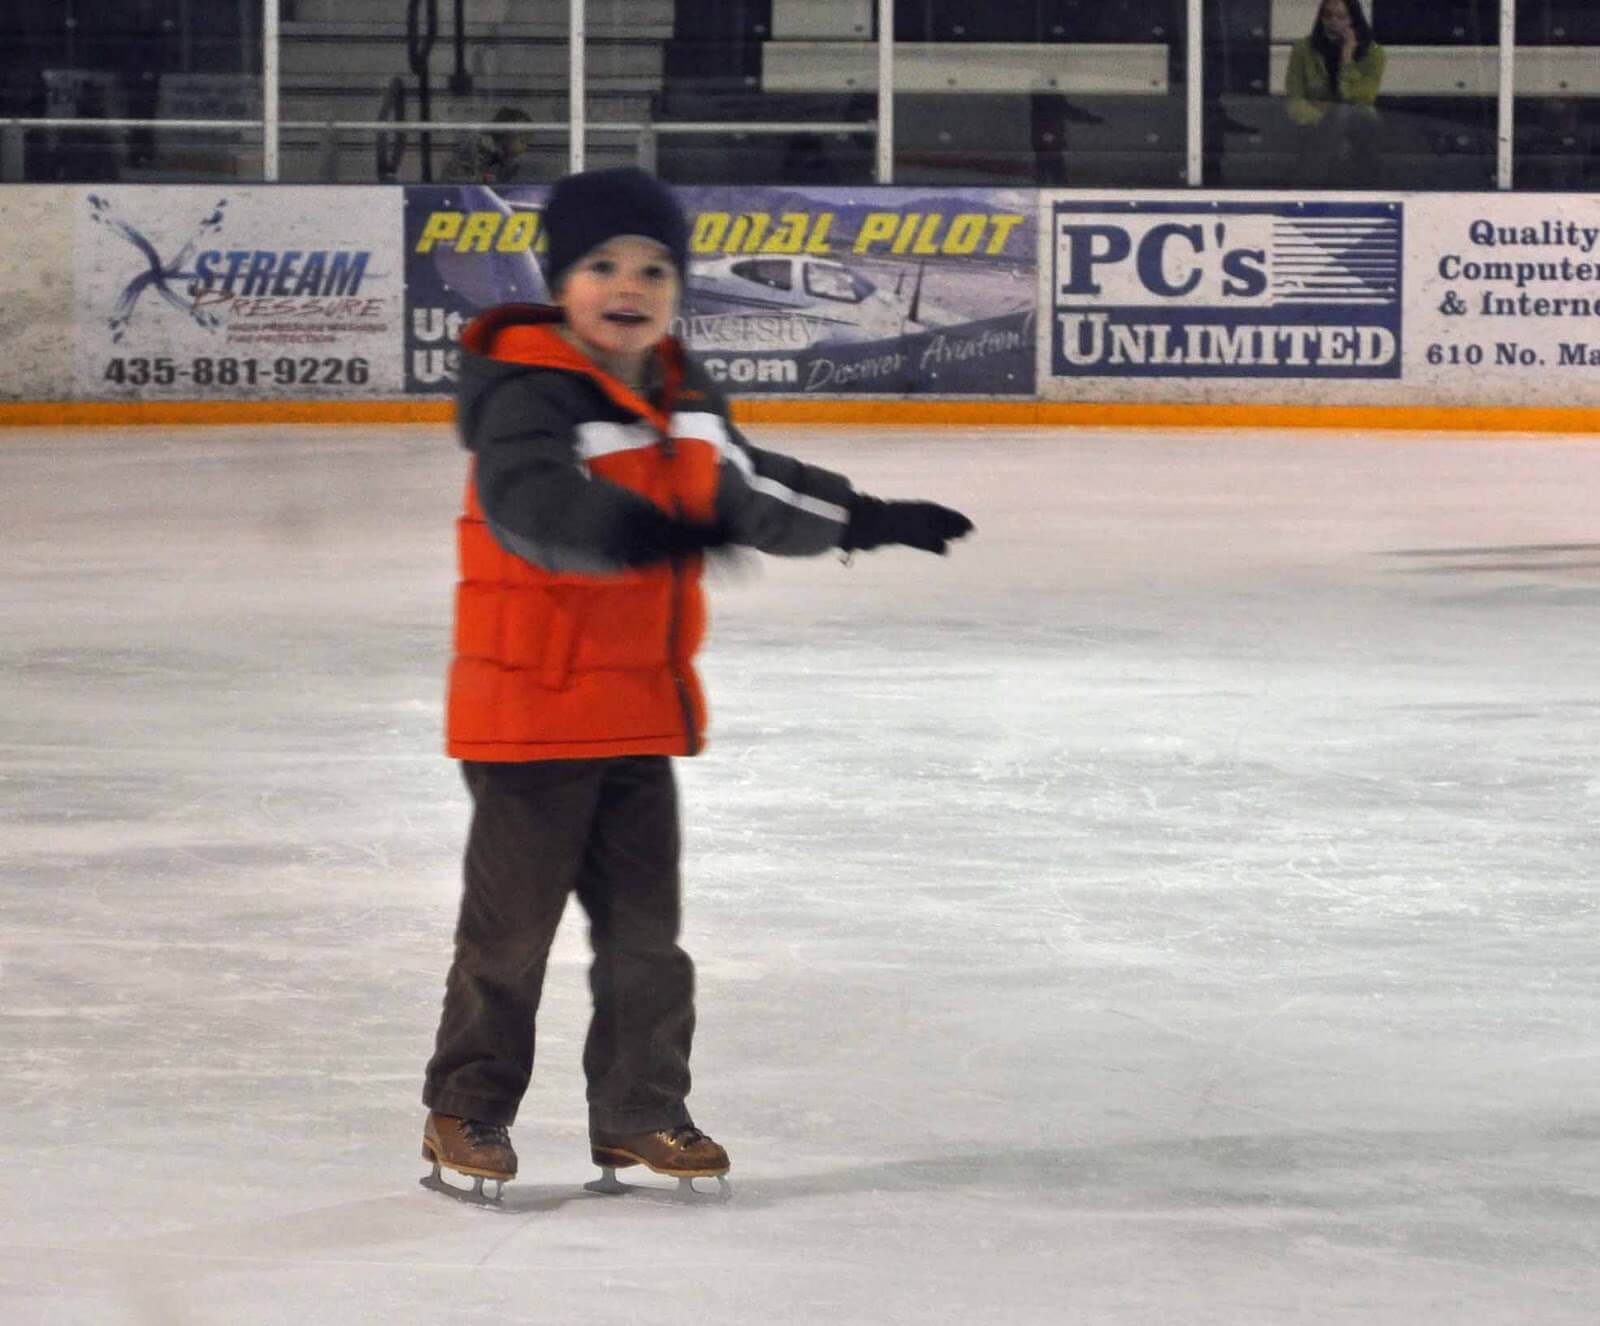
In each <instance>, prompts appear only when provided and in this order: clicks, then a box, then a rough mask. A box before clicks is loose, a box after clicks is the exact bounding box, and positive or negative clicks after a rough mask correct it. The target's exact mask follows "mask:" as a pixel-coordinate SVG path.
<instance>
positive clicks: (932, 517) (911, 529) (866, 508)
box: [839, 494, 972, 557]
mask: <svg viewBox="0 0 1600 1326" xmlns="http://www.w3.org/2000/svg"><path fill="white" fill-rule="evenodd" d="M971 532H972V522H971V521H970V520H968V519H967V518H966V517H965V516H964V515H962V514H961V513H960V512H959V511H952V510H951V509H950V508H949V507H947V506H940V505H939V504H938V503H937V502H885V501H883V500H881V499H880V498H876V497H867V496H866V495H865V494H857V495H856V496H855V497H854V498H852V499H851V501H850V523H849V524H848V525H846V526H845V531H844V538H843V539H841V540H840V541H839V546H840V547H841V548H843V549H844V550H845V551H846V552H854V551H855V550H856V549H858V548H861V549H867V548H881V547H882V546H883V545H884V544H886V543H899V544H903V545H904V546H905V547H907V548H920V549H922V551H923V552H931V553H938V554H939V556H941V557H943V556H944V555H945V552H946V551H947V545H948V544H949V543H950V541H951V540H952V539H959V538H961V537H962V536H963V535H965V534H970V533H971Z"/></svg>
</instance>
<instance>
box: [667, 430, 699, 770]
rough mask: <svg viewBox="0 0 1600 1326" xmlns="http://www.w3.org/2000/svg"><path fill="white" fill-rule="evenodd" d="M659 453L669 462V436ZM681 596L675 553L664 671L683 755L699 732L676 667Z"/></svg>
mask: <svg viewBox="0 0 1600 1326" xmlns="http://www.w3.org/2000/svg"><path fill="white" fill-rule="evenodd" d="M660 445H661V454H662V455H663V456H665V457H666V458H667V460H668V461H669V462H670V461H671V460H672V458H673V454H674V452H675V450H676V448H674V446H673V445H672V435H671V434H670V433H663V434H662V435H661V443H660ZM672 514H673V515H674V516H676V517H677V518H678V519H679V520H682V519H683V506H682V504H681V503H680V502H679V501H678V499H677V497H676V495H674V497H673V499H672ZM682 598H683V557H682V555H681V554H679V555H675V556H674V557H673V559H672V611H671V612H670V613H669V614H668V616H667V670H668V671H669V672H671V673H672V685H673V688H674V689H675V690H676V691H677V692H678V706H679V708H680V709H682V711H683V731H684V735H685V737H686V738H687V739H688V748H687V750H686V752H685V753H686V754H688V755H698V754H699V753H700V733H699V730H698V729H697V728H696V727H695V721H694V704H693V702H692V701H691V700H690V698H689V682H688V680H687V679H686V678H685V677H684V675H683V673H682V672H680V671H679V670H678V634H679V626H680V622H679V615H680V614H679V605H680V604H681V602H682Z"/></svg>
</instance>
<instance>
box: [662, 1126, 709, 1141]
mask: <svg viewBox="0 0 1600 1326" xmlns="http://www.w3.org/2000/svg"><path fill="white" fill-rule="evenodd" d="M667 1135H668V1136H669V1137H671V1138H672V1140H673V1141H674V1142H676V1143H677V1144H678V1145H679V1146H693V1145H694V1144H695V1143H696V1142H704V1141H707V1140H709V1139H708V1138H707V1137H706V1135H705V1134H704V1133H702V1132H701V1131H700V1130H699V1129H698V1128H696V1127H695V1126H694V1125H693V1124H692V1123H680V1124H679V1125H678V1126H677V1127H676V1128H669V1129H667Z"/></svg>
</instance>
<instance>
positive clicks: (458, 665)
mask: <svg viewBox="0 0 1600 1326" xmlns="http://www.w3.org/2000/svg"><path fill="white" fill-rule="evenodd" d="M559 319H560V315H559V313H558V312H557V311H555V310H552V309H545V308H540V307H536V306H528V305H507V306H503V307H501V308H497V309H492V310H490V311H489V312H488V313H486V314H484V315H483V316H482V317H480V318H478V319H476V320H475V321H474V322H473V323H472V324H470V325H469V326H468V328H467V329H466V331H465V333H464V334H463V336H462V355H461V370H460V378H459V386H458V392H457V405H458V409H457V423H458V427H459V428H460V431H461V436H462V440H463V443H464V444H465V445H466V446H467V448H468V449H469V450H470V451H471V452H472V453H473V463H472V467H471V472H470V474H469V477H468V482H467V491H466V498H465V502H464V509H463V512H462V515H461V519H460V520H459V522H458V550H459V555H460V583H459V585H458V587H457V591H456V629H455V658H454V660H453V662H452V664H451V668H450V684H449V702H448V705H447V727H448V732H447V745H448V750H449V753H450V755H451V756H452V757H454V758H457V759H464V760H482V761H524V760H544V759H586V758H601V757H606V756H616V755H691V754H694V753H695V752H696V751H697V750H698V749H699V748H700V745H701V741H702V737H703V733H704V731H705V722H706V709H705V698H704V695H703V692H702V690H701V686H700V680H699V677H698V675H697V674H696V672H695V668H694V656H695V651H696V650H697V649H698V647H699V645H700V641H701V638H702V636H703V635H704V632H705V620H706V615H705V604H704V599H703V596H702V592H701V588H700V572H701V565H700V559H699V558H698V557H685V558H679V559H674V560H672V561H666V562H658V563H656V564H654V565H649V566H629V565H628V564H627V562H626V560H625V553H624V551H623V550H624V548H625V547H626V546H627V544H626V541H625V539H624V536H623V531H624V530H625V529H626V525H627V521H628V518H629V514H630V512H637V511H638V509H639V505H640V504H641V503H644V502H649V503H653V504H654V505H655V506H657V507H660V508H662V509H663V510H666V511H669V512H672V513H674V514H676V515H680V516H683V517H685V518H689V519H694V520H699V521H712V520H716V521H718V522H720V523H721V524H722V525H723V526H724V528H726V529H727V530H728V531H730V532H731V534H732V537H733V540H734V541H735V542H738V543H742V544H747V545H749V546H752V547H756V548H760V549H762V550H764V551H767V552H775V553H787V554H810V553H818V552H823V551H825V550H827V549H828V548H832V547H836V546H838V543H839V540H840V537H841V535H842V534H843V532H844V528H845V525H846V522H847V520H848V508H849V503H850V500H851V498H852V496H853V493H852V490H851V488H850V484H849V482H848V481H847V480H845V479H844V478H843V477H842V476H840V475H837V474H832V473H830V472H829V471H826V470H822V469H818V468H816V467H814V466H809V465H803V464H801V463H800V462H799V461H795V460H793V459H791V458H789V457H786V456H780V455H777V454H776V453H773V452H766V451H761V450H759V449H757V448H755V447H753V446H751V445H750V444H749V443H748V442H747V441H745V439H744V438H743V437H741V436H740V435H739V433H738V430H737V429H735V428H734V427H733V425H732V424H731V423H730V422H729V421H728V418H727V409H726V405H725V403H724V402H723V401H722V399H721V398H720V396H719V395H718V393H717V392H716V390H715V388H714V387H713V386H712V384H711V383H710V381H709V380H708V379H707V378H706V376H705V374H704V372H703V371H702V370H701V369H700V368H699V366H698V365H697V364H695V363H694V361H693V360H692V359H690V358H689V357H688V356H686V355H685V354H684V353H683V352H682V350H681V348H680V347H679V346H678V344H677V343H676V342H675V341H673V340H671V339H668V340H665V341H663V342H662V343H661V346H660V347H659V350H658V356H659V368H660V377H661V379H662V388H661V391H660V392H659V393H658V395H657V400H656V401H651V400H646V399H644V398H643V397H641V396H639V395H638V394H636V393H635V392H633V391H632V390H630V389H629V388H628V387H626V386H625V385H624V384H622V383H621V382H620V381H618V380H617V379H615V378H613V377H611V376H609V375H608V374H606V373H605V372H603V371H602V370H601V369H600V368H598V367H597V366H596V365H595V364H594V363H593V362H591V361H590V360H589V359H588V358H587V357H586V356H584V355H583V354H582V353H581V352H580V351H579V350H578V349H577V348H576V347H575V346H573V345H572V344H571V343H570V342H569V341H568V340H567V339H566V338H565V337H564V336H562V335H561V333H560V332H559V331H558V330H557V329H556V324H557V323H558V322H559ZM658 402H659V403H658Z"/></svg>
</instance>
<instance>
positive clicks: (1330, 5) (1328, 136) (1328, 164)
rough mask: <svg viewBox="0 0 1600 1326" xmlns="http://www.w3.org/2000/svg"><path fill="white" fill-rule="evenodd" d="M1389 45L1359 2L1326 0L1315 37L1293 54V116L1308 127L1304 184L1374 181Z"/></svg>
mask: <svg viewBox="0 0 1600 1326" xmlns="http://www.w3.org/2000/svg"><path fill="white" fill-rule="evenodd" d="M1384 58H1385V57H1384V53H1383V47H1382V46H1380V45H1378V43H1377V42H1375V41H1374V40H1373V39H1372V24H1371V23H1370V22H1368V20H1367V16H1366V13H1365V12H1364V11H1363V10H1362V8H1361V0H1322V2H1321V4H1320V5H1319V6H1318V7H1317V19H1316V23H1315V24H1314V25H1313V26H1312V28H1311V35H1310V36H1309V37H1302V38H1301V39H1300V40H1299V41H1297V42H1296V43H1295V44H1294V49H1293V50H1292V51H1291V52H1290V54H1289V75H1288V78H1287V80H1286V86H1285V88H1284V90H1285V92H1286V93H1287V94H1288V97H1289V118H1290V119H1291V120H1293V121H1294V122H1295V123H1296V124H1298V125H1300V126H1302V129H1303V131H1304V137H1305V139H1306V141H1305V142H1304V144H1303V146H1302V150H1301V153H1300V165H1299V174H1300V181H1301V182H1302V183H1307V184H1312V183H1316V184H1358V183H1361V182H1362V180H1363V177H1365V178H1366V179H1367V180H1369V181H1370V179H1371V177H1372V174H1373V171H1372V168H1373V166H1374V165H1375V164H1376V162H1377V159H1378V150H1379V146H1380V145H1379V141H1378V137H1379V136H1378V129H1379V123H1378V112H1377V108H1376V106H1375V104H1374V103H1375V102H1376V101H1377V99H1378V89H1379V87H1380V86H1381V84H1382V82H1383V66H1384Z"/></svg>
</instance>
